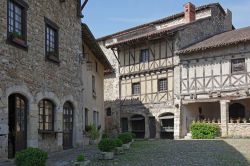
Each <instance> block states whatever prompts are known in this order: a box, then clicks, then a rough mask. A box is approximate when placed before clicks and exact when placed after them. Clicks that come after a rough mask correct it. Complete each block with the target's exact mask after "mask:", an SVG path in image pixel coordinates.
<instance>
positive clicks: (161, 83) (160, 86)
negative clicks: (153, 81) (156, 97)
mask: <svg viewBox="0 0 250 166" xmlns="http://www.w3.org/2000/svg"><path fill="white" fill-rule="evenodd" d="M167 83H168V82H167V79H160V80H158V91H159V92H162V91H166V90H168V85H167Z"/></svg>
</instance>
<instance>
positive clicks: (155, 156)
mask: <svg viewBox="0 0 250 166" xmlns="http://www.w3.org/2000/svg"><path fill="white" fill-rule="evenodd" d="M81 153H84V155H85V156H86V158H87V159H89V160H91V164H90V166H250V139H226V140H152V141H136V142H135V143H133V145H132V147H131V149H130V150H128V151H126V152H125V154H123V155H119V156H116V157H115V159H114V160H112V161H103V160H99V158H100V156H99V155H100V152H99V150H98V149H97V147H96V146H86V147H85V149H71V150H66V151H63V152H57V153H53V154H50V155H49V159H48V162H47V165H48V166H71V165H73V162H74V160H75V159H76V157H77V156H78V155H79V154H81ZM13 165H14V164H13V163H11V162H9V161H8V162H0V166H13Z"/></svg>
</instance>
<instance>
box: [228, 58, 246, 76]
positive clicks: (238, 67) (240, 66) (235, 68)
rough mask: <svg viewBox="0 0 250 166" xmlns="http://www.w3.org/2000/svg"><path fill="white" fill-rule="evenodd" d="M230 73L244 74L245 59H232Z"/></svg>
mask: <svg viewBox="0 0 250 166" xmlns="http://www.w3.org/2000/svg"><path fill="white" fill-rule="evenodd" d="M231 70H232V71H231V72H232V73H238V72H244V71H245V59H244V58H240V59H232V60H231Z"/></svg>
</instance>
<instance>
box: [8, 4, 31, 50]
mask: <svg viewBox="0 0 250 166" xmlns="http://www.w3.org/2000/svg"><path fill="white" fill-rule="evenodd" d="M10 3H13V4H14V5H15V6H17V7H19V8H20V9H21V33H22V34H21V35H20V36H17V35H15V30H14V31H13V32H11V31H10V30H9V26H10V22H9V19H10V11H9V5H10ZM28 8H29V5H28V4H27V3H26V2H25V1H23V0H7V41H6V43H7V44H11V45H13V46H15V47H18V48H21V49H24V50H27V49H28V45H27V11H28ZM14 13H15V9H14ZM13 20H14V21H13V22H14V25H13V26H14V28H15V22H16V20H15V14H14V15H13Z"/></svg>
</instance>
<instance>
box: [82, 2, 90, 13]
mask: <svg viewBox="0 0 250 166" xmlns="http://www.w3.org/2000/svg"><path fill="white" fill-rule="evenodd" d="M88 1H89V0H85V1H84V2H83V4H82V6H81V11H82V10H83V9H84V7H85V6H86V5H87V3H88Z"/></svg>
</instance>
